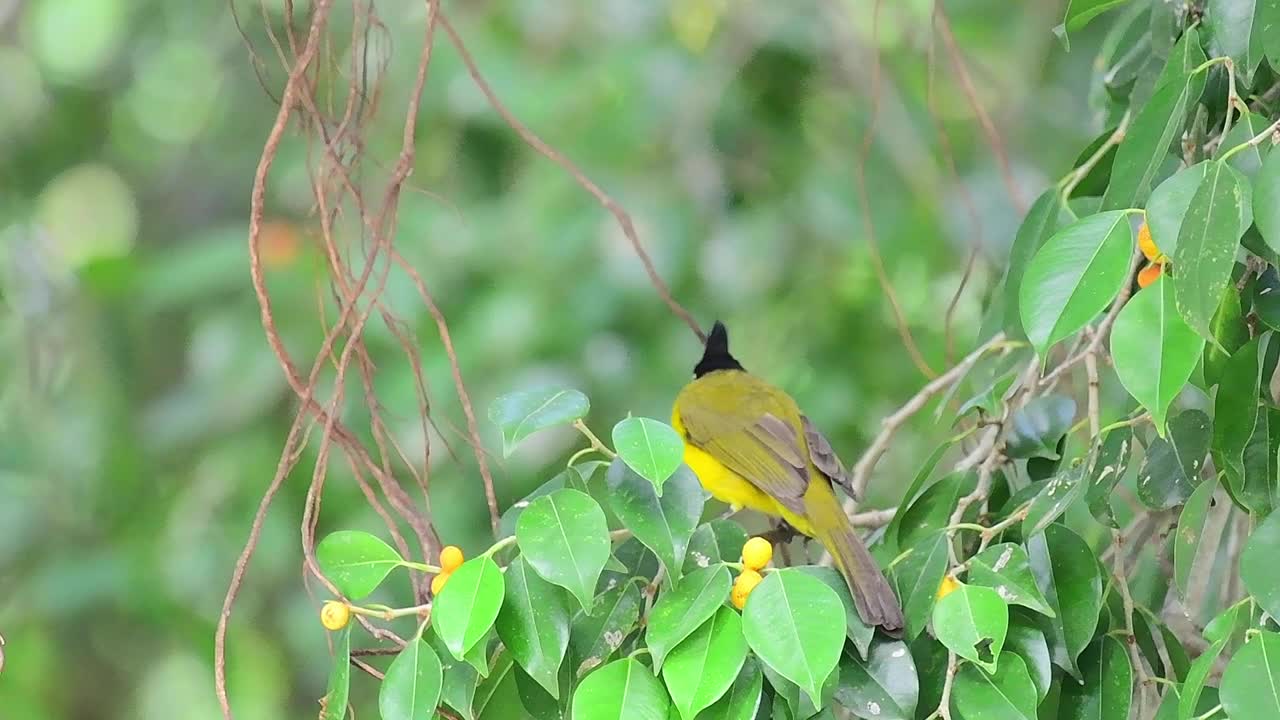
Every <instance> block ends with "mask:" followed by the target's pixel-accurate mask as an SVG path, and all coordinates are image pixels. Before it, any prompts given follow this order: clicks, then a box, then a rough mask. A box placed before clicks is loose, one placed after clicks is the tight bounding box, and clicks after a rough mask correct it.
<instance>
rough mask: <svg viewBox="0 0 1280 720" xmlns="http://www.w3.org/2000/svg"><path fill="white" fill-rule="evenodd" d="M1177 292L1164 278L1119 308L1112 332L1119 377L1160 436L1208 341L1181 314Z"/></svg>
mask: <svg viewBox="0 0 1280 720" xmlns="http://www.w3.org/2000/svg"><path fill="white" fill-rule="evenodd" d="M1173 292H1174V290H1173V283H1172V282H1170V281H1168V280H1166V279H1165V278H1159V279H1157V280H1156V282H1155V283H1154V284H1152V285H1149V286H1147V287H1146V288H1143V289H1142V290H1139V291H1138V294H1137V295H1134V297H1133V299H1132V300H1130V301H1129V302H1128V303H1126V304H1125V306H1124V307H1123V308H1121V310H1120V314H1119V316H1118V317H1117V318H1116V322H1115V325H1114V326H1113V327H1112V330H1111V355H1112V359H1113V361H1114V363H1115V368H1116V375H1117V376H1119V378H1120V382H1121V384H1123V385H1124V387H1125V389H1126V390H1128V391H1129V394H1130V395H1132V396H1133V398H1134V399H1135V400H1137V401H1138V403H1139V404H1141V405H1142V406H1143V407H1144V408H1146V409H1147V411H1148V412H1150V413H1151V418H1152V421H1153V422H1154V424H1155V426H1156V432H1158V433H1159V434H1160V436H1161V437H1164V435H1165V417H1166V413H1168V411H1169V406H1170V405H1171V404H1173V400H1174V398H1176V397H1177V396H1178V393H1180V392H1182V388H1183V386H1185V385H1186V384H1187V380H1189V379H1190V378H1191V373H1192V371H1193V370H1195V368H1196V364H1197V363H1198V362H1199V361H1200V351H1201V350H1202V349H1203V348H1204V338H1202V337H1200V336H1198V335H1196V333H1195V331H1194V330H1192V329H1191V328H1190V327H1189V326H1188V325H1187V324H1186V322H1184V321H1183V319H1182V317H1181V316H1179V315H1178V312H1177V309H1176V308H1175V307H1174V300H1173ZM1206 429H1207V424H1206Z"/></svg>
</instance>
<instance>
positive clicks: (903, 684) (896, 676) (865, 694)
mask: <svg viewBox="0 0 1280 720" xmlns="http://www.w3.org/2000/svg"><path fill="white" fill-rule="evenodd" d="M919 697H920V683H919V679H918V678H917V677H916V665H915V662H914V661H913V660H912V659H911V653H910V652H908V650H907V646H906V645H905V644H904V643H903V642H902V641H901V640H884V639H880V640H876V641H875V642H873V643H872V644H871V648H870V651H869V653H868V655H867V659H866V660H865V661H864V660H863V659H861V658H859V657H857V656H854V655H848V654H846V655H845V656H844V657H843V658H841V660H840V685H839V686H838V687H837V688H836V695H835V698H836V702H838V703H840V704H841V705H843V706H844V707H845V708H846V709H847V710H849V712H851V713H853V714H855V715H856V716H858V717H874V718H882V719H883V720H912V719H913V718H914V717H915V711H916V703H917V701H918V700H919Z"/></svg>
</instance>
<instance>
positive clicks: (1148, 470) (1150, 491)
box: [1138, 410, 1213, 510]
mask: <svg viewBox="0 0 1280 720" xmlns="http://www.w3.org/2000/svg"><path fill="white" fill-rule="evenodd" d="M1212 436H1213V429H1212V427H1211V423H1210V421H1209V416H1208V415H1205V414H1204V413H1202V412H1200V411H1199V410H1187V411H1186V412H1182V413H1179V414H1178V415H1177V416H1176V417H1174V418H1173V421H1172V422H1170V423H1169V435H1168V437H1167V438H1164V439H1161V438H1156V439H1155V440H1153V441H1152V442H1151V446H1150V447H1149V448H1147V455H1146V457H1145V458H1143V461H1142V467H1140V468H1139V469H1138V498H1139V499H1140V500H1142V503H1143V504H1144V505H1146V506H1147V507H1149V508H1151V509H1153V510H1165V509H1168V508H1171V507H1173V506H1175V505H1181V504H1182V503H1184V502H1186V500H1187V498H1189V497H1191V493H1192V491H1193V490H1195V488H1196V486H1197V485H1199V484H1200V471H1201V469H1203V467H1204V461H1205V457H1206V456H1207V455H1208V453H1209V443H1210V440H1211V438H1212Z"/></svg>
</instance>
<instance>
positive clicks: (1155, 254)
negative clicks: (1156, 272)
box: [1138, 222, 1165, 263]
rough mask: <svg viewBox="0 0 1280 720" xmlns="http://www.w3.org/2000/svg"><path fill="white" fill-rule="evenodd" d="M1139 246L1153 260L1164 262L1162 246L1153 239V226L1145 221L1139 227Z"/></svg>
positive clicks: (1154, 261)
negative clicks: (1159, 246) (1157, 245)
mask: <svg viewBox="0 0 1280 720" xmlns="http://www.w3.org/2000/svg"><path fill="white" fill-rule="evenodd" d="M1138 247H1139V248H1140V249H1141V250H1142V254H1143V255H1146V256H1147V259H1148V260H1150V261H1151V262H1153V263H1158V262H1164V260H1165V257H1164V253H1162V252H1160V248H1158V247H1156V243H1155V241H1154V240H1152V239H1151V228H1150V226H1148V225H1147V224H1146V223H1145V222H1144V223H1142V227H1140V228H1138Z"/></svg>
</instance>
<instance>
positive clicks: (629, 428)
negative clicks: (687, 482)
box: [611, 417, 684, 495]
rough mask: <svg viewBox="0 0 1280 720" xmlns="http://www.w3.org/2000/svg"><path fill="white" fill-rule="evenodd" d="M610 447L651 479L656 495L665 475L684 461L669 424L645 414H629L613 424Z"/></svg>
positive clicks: (660, 492)
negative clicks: (638, 415)
mask: <svg viewBox="0 0 1280 720" xmlns="http://www.w3.org/2000/svg"><path fill="white" fill-rule="evenodd" d="M613 447H614V449H615V450H616V451H617V453H618V458H619V459H621V460H622V461H623V462H625V463H626V464H627V466H628V467H630V468H631V469H632V470H634V471H635V472H636V473H638V474H639V475H640V477H643V478H644V479H646V480H648V481H649V482H650V483H652V484H653V487H654V488H655V489H656V490H657V493H658V494H659V495H661V494H662V486H663V484H664V483H666V482H667V478H669V477H671V474H672V473H674V472H675V471H676V468H678V467H680V465H681V463H683V462H684V440H681V439H680V434H679V433H677V432H676V431H675V430H674V429H673V428H672V427H671V426H670V425H667V424H666V423H662V422H658V421H657V420H651V419H649V418H646V417H629V418H627V419H626V420H623V421H622V422H620V423H618V424H617V425H614V426H613ZM611 471H612V469H611Z"/></svg>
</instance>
